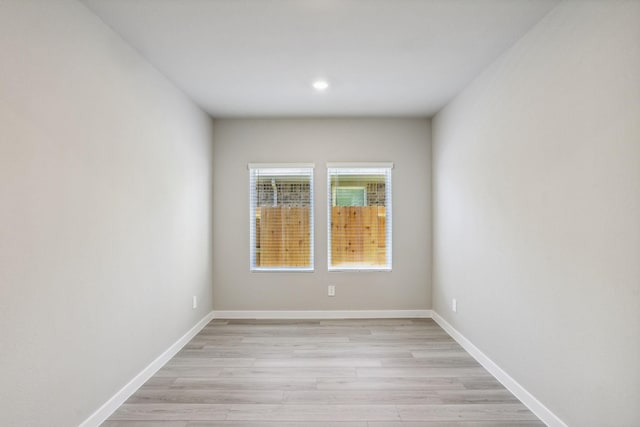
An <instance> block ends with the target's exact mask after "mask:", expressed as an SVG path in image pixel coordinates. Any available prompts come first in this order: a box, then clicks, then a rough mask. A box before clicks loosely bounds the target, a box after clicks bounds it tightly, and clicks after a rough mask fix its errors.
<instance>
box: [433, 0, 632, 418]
mask: <svg viewBox="0 0 640 427" xmlns="http://www.w3.org/2000/svg"><path fill="white" fill-rule="evenodd" d="M639 42H640V2H637V1H627V2H618V1H584V2H573V1H571V2H564V3H562V4H560V5H559V6H558V7H557V8H556V9H554V10H553V11H552V12H551V13H550V14H549V15H548V16H547V17H546V18H544V19H543V20H542V21H541V22H540V23H539V24H538V25H537V26H536V27H535V28H534V29H533V30H532V31H531V32H530V33H529V34H528V35H526V36H525V37H524V38H523V39H522V40H521V41H519V42H518V43H517V44H516V45H515V46H514V47H513V48H512V49H511V50H510V51H508V52H507V53H506V54H504V55H503V56H502V57H501V58H500V59H499V60H498V61H497V62H496V63H494V64H493V65H492V66H491V67H490V68H489V69H488V70H486V72H484V73H483V74H482V75H481V76H480V77H479V78H477V79H476V81H475V82H474V83H473V84H471V85H470V86H469V87H468V88H467V89H466V90H465V91H463V92H462V93H461V94H460V95H459V96H458V97H457V99H455V100H454V102H452V103H451V104H450V105H448V106H447V107H446V108H445V109H444V110H443V111H442V112H440V113H439V114H438V115H437V116H436V118H435V119H434V123H433V126H434V134H433V135H434V136H433V137H434V206H435V210H434V253H435V257H434V276H433V277H434V284H433V286H434V309H435V310H436V311H437V312H438V313H439V314H440V315H442V316H443V317H444V318H445V319H446V320H447V321H448V322H450V323H451V324H452V325H453V326H454V327H455V328H457V329H458V330H459V331H460V332H462V333H463V335H465V336H466V337H467V338H469V339H470V340H471V341H472V342H473V343H474V344H475V345H476V346H477V347H479V348H480V349H481V350H482V351H483V352H485V353H486V354H487V355H488V356H489V357H490V358H491V359H493V360H494V361H495V362H496V363H498V365H499V366H501V367H502V368H503V369H504V370H505V371H506V372H507V373H509V374H510V375H511V376H512V377H513V378H514V379H515V380H517V381H518V382H519V383H520V384H521V385H523V386H524V387H525V388H526V389H527V390H528V391H529V392H531V393H532V394H533V395H534V396H536V397H537V398H538V399H539V400H540V401H541V402H542V403H543V404H545V405H546V406H547V407H548V408H549V409H551V410H552V411H553V412H554V413H555V414H556V415H558V416H559V417H560V418H561V419H563V420H564V421H565V422H566V423H567V424H568V425H570V426H581V427H588V426H594V427H596V426H608V427H613V426H626V427H632V426H638V425H640V405H639V404H638V402H640V363H639V361H640V314H639V309H640V78H639V76H640V48H639ZM452 298H457V300H458V312H457V313H455V314H454V313H453V312H452V311H451V310H450V308H449V307H450V302H451V299H452Z"/></svg>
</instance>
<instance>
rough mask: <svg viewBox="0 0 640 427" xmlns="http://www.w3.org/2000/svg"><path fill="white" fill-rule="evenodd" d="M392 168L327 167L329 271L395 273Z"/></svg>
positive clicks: (386, 165) (384, 165)
mask: <svg viewBox="0 0 640 427" xmlns="http://www.w3.org/2000/svg"><path fill="white" fill-rule="evenodd" d="M392 168H393V165H392V164H391V163H368V164H350V165H348V164H335V163H333V164H329V165H327V190H328V191H327V208H328V210H327V232H328V236H329V241H328V245H327V252H328V261H329V263H328V264H329V270H383V271H390V270H391V266H392V257H391V248H392V241H391V236H392V226H391V225H392V221H391V205H392V203H391V201H392V192H391V170H392Z"/></svg>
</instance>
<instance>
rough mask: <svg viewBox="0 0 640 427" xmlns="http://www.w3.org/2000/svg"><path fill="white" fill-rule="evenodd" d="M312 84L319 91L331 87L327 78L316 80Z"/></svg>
mask: <svg viewBox="0 0 640 427" xmlns="http://www.w3.org/2000/svg"><path fill="white" fill-rule="evenodd" d="M311 86H313V88H314V89H315V90H317V91H318V92H323V91H325V90H327V89H328V88H329V82H327V81H326V80H316V81H314V82H313V84H312V85H311Z"/></svg>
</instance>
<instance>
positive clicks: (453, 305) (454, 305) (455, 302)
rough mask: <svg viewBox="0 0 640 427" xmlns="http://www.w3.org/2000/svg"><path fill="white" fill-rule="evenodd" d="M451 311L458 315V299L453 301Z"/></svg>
mask: <svg viewBox="0 0 640 427" xmlns="http://www.w3.org/2000/svg"><path fill="white" fill-rule="evenodd" d="M451 310H452V311H453V312H454V313H457V312H458V300H457V299H455V298H454V299H452V300H451Z"/></svg>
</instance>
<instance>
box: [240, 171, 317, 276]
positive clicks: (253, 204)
mask: <svg viewBox="0 0 640 427" xmlns="http://www.w3.org/2000/svg"><path fill="white" fill-rule="evenodd" d="M314 168H315V165H314V164H313V163H249V164H248V165H247V169H248V170H249V270H250V271H251V272H313V271H314V268H315V267H314V266H315V256H314V246H315V244H314V234H315V233H314V215H313V211H314V203H313V202H314V201H313V179H314V172H315V170H314ZM258 172H259V175H260V176H269V175H273V176H286V175H291V176H299V175H303V176H304V175H306V174H308V175H309V192H310V194H309V198H310V200H309V251H310V253H309V257H310V261H311V263H310V264H311V265H310V266H309V267H258V266H256V221H255V218H256V208H257V200H256V199H255V185H256V178H257V176H258Z"/></svg>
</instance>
